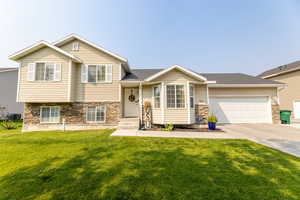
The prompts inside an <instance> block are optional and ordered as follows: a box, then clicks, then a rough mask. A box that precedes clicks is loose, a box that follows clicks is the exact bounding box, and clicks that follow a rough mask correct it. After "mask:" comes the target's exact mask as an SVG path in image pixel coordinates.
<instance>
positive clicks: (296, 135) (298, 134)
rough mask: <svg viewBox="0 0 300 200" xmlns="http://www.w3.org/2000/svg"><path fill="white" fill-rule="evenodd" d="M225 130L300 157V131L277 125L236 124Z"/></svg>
mask: <svg viewBox="0 0 300 200" xmlns="http://www.w3.org/2000/svg"><path fill="white" fill-rule="evenodd" d="M223 129H224V130H225V131H226V132H227V133H229V134H231V135H234V136H237V137H240V138H245V139H248V140H251V141H254V142H257V143H260V144H263V145H266V146H269V147H272V148H275V149H278V150H280V151H283V152H286V153H289V154H292V155H294V156H297V157H300V129H298V128H294V127H291V126H283V125H275V124H234V125H226V126H224V127H223Z"/></svg>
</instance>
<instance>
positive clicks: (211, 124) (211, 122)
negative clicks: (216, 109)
mask: <svg viewBox="0 0 300 200" xmlns="http://www.w3.org/2000/svg"><path fill="white" fill-rule="evenodd" d="M207 121H208V129H209V130H216V123H217V122H218V118H217V116H216V115H214V114H213V113H211V114H210V115H209V116H208V118H207Z"/></svg>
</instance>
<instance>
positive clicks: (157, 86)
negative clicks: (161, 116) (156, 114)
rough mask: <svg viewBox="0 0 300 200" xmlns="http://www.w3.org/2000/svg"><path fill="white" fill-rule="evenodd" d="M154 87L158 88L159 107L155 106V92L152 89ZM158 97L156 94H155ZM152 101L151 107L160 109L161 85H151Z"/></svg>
mask: <svg viewBox="0 0 300 200" xmlns="http://www.w3.org/2000/svg"><path fill="white" fill-rule="evenodd" d="M155 88H158V90H159V107H158V108H157V107H155V97H156V96H155V92H154V89H155ZM157 97H158V96H157ZM152 103H153V109H160V108H161V87H160V85H155V86H153V87H152Z"/></svg>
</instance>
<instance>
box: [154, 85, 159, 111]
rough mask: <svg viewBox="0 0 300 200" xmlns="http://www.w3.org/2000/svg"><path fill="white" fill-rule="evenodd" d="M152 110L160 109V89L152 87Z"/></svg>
mask: <svg viewBox="0 0 300 200" xmlns="http://www.w3.org/2000/svg"><path fill="white" fill-rule="evenodd" d="M153 98H154V108H160V87H159V86H154V87H153Z"/></svg>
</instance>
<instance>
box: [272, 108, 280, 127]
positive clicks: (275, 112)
mask: <svg viewBox="0 0 300 200" xmlns="http://www.w3.org/2000/svg"><path fill="white" fill-rule="evenodd" d="M272 120H273V124H280V123H281V122H280V106H279V105H272Z"/></svg>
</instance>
